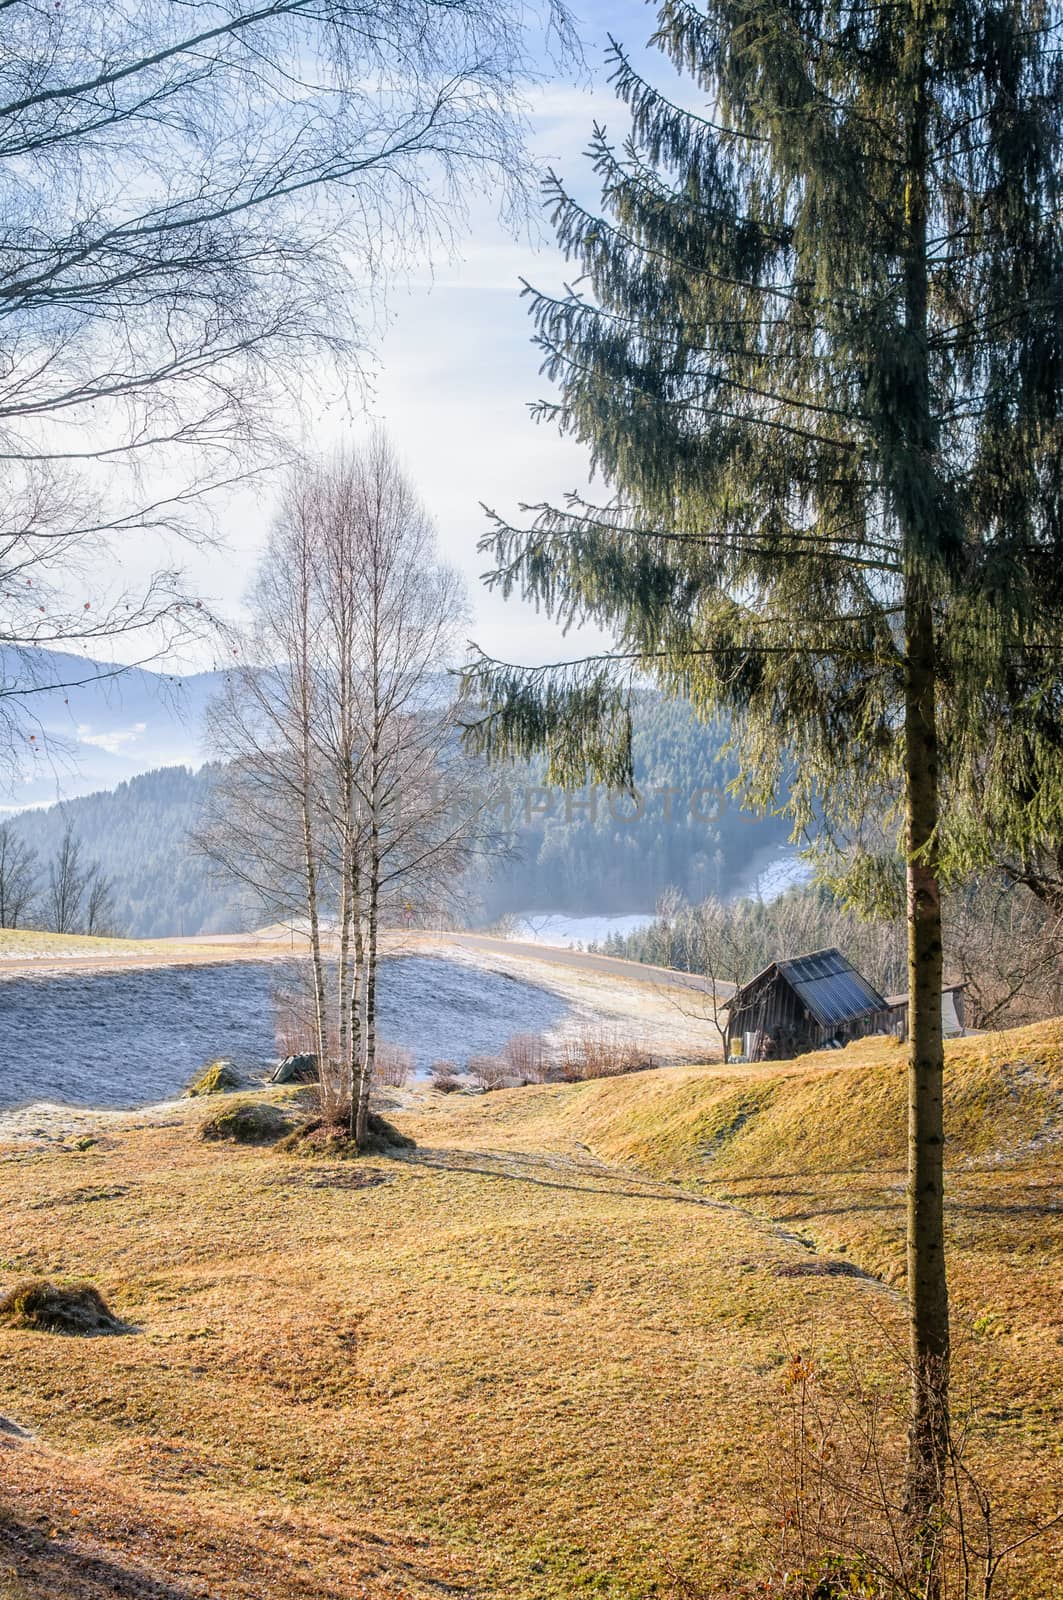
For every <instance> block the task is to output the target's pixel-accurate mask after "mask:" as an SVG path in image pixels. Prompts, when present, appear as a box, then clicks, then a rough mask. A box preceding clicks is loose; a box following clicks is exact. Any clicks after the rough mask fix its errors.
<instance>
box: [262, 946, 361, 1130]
mask: <svg viewBox="0 0 1063 1600" xmlns="http://www.w3.org/2000/svg"><path fill="white" fill-rule="evenodd" d="M272 1002H273V1033H274V1037H275V1039H276V1041H277V1050H278V1052H279V1053H280V1055H281V1056H300V1055H309V1056H315V1057H316V1056H317V1053H318V1051H317V1038H318V1034H317V1025H316V1020H315V1005H314V988H313V979H312V974H311V970H310V965H309V963H308V962H300V963H299V964H298V965H296V964H294V963H293V966H292V970H291V971H290V972H289V973H288V975H287V977H286V979H285V981H284V982H283V983H280V984H278V985H277V986H276V987H275V988H274V991H273V995H272ZM325 1037H326V1039H327V1041H328V1049H329V1056H328V1059H327V1060H326V1061H324V1062H322V1061H318V1081H317V1083H316V1084H315V1086H314V1087H315V1090H316V1092H317V1100H318V1111H319V1114H320V1116H321V1117H322V1118H323V1119H324V1121H326V1122H327V1123H329V1124H330V1125H331V1124H332V1123H340V1122H342V1121H343V1120H344V1118H345V1117H349V1116H350V1085H349V1083H348V1082H347V1080H346V1077H345V1074H344V1072H343V1068H342V1066H341V1063H340V1049H339V1038H338V1035H337V1031H336V1028H335V1025H334V1024H332V1025H331V1026H330V1025H328V1024H326V1029H325Z"/></svg>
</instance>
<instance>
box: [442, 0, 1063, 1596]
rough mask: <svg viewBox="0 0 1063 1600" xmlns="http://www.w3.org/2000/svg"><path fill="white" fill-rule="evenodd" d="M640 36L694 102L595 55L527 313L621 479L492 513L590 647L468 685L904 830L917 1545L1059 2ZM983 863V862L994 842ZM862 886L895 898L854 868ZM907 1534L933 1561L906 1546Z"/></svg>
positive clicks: (996, 824) (565, 751) (935, 1395)
mask: <svg viewBox="0 0 1063 1600" xmlns="http://www.w3.org/2000/svg"><path fill="white" fill-rule="evenodd" d="M654 42H655V43H656V45H657V46H658V47H659V48H660V50H661V51H662V52H663V53H664V54H665V56H666V57H668V58H669V59H670V61H671V63H672V64H673V65H674V67H675V68H676V69H677V70H678V71H679V72H680V73H683V74H686V75H687V77H688V78H689V79H690V80H692V81H693V85H694V86H695V88H696V91H698V99H699V101H700V102H701V103H702V105H703V109H701V110H699V111H694V110H691V109H689V108H688V107H686V106H683V105H679V104H675V103H672V102H671V101H670V100H669V99H668V98H667V97H666V96H665V95H664V94H663V93H661V92H659V91H658V90H657V89H655V88H654V87H653V86H652V85H651V84H650V83H649V82H648V81H646V80H645V79H644V78H643V77H642V76H640V75H639V73H638V72H636V70H635V68H634V66H633V65H632V63H631V61H630V59H629V58H628V57H627V56H626V55H625V53H624V51H623V49H622V47H621V46H620V45H619V44H614V45H613V47H612V56H613V65H614V73H613V81H614V83H615V87H616V90H617V93H618V95H619V97H620V99H621V101H623V103H624V104H625V106H626V108H627V112H628V114H629V118H630V134H629V137H628V139H627V141H626V142H625V144H624V145H623V146H621V147H617V146H616V145H614V144H613V143H612V142H611V141H610V139H609V137H608V135H607V133H606V131H605V130H604V129H603V128H600V127H599V128H596V129H595V131H594V136H593V140H592V145H591V155H592V159H593V163H594V168H595V171H596V174H597V176H598V179H599V181H600V186H601V194H602V200H601V205H600V207H599V208H598V209H597V210H596V211H595V210H588V209H586V208H585V207H584V206H582V205H581V204H579V203H578V202H577V200H576V199H575V198H573V197H572V195H571V194H570V193H569V192H568V191H567V190H566V188H565V187H564V185H563V184H562V182H561V181H559V180H558V179H556V178H554V179H552V180H551V188H550V195H549V203H550V205H551V207H552V216H553V221H554V224H555V227H556V232H557V236H558V239H559V241H560V243H561V245H562V247H563V249H564V250H565V251H566V252H567V255H568V257H569V258H570V259H571V260H572V261H574V262H575V263H576V264H577V266H578V268H579V278H578V279H577V286H576V287H575V288H574V289H572V290H570V291H567V292H566V293H564V294H563V295H561V296H560V297H558V296H551V295H548V294H544V293H541V292H535V291H532V290H529V291H528V292H529V294H530V295H531V305H532V311H533V315H534V319H535V326H536V337H537V339H538V342H539V344H540V345H541V347H542V350H543V353H544V366H545V370H546V372H547V374H548V375H549V376H550V378H551V379H553V380H554V381H555V382H556V384H557V385H558V388H559V394H558V396H557V398H555V399H553V400H551V401H549V402H544V403H541V404H540V406H539V407H538V408H537V410H538V414H539V416H540V417H541V418H545V419H547V420H553V421H554V422H556V423H557V424H558V425H559V426H560V427H561V429H562V430H564V431H565V432H567V433H569V434H570V435H572V436H573V437H575V438H577V439H579V440H581V441H584V442H585V443H586V444H587V445H588V446H589V447H590V451H591V454H592V457H593V461H594V465H595V468H596V470H597V472H598V474H599V475H600V477H601V478H602V479H603V480H604V482H605V484H606V485H607V486H608V494H607V495H606V496H603V497H602V498H603V500H604V503H602V504H594V503H591V502H590V501H589V500H586V499H584V498H582V497H572V498H571V499H569V500H568V501H567V502H566V503H565V504H564V505H562V506H561V507H551V506H543V505H540V506H534V507H528V508H525V510H526V513H527V515H526V518H525V524H526V525H524V526H514V525H512V524H510V523H508V522H504V521H501V520H499V519H495V525H494V528H493V531H492V533H491V534H490V535H489V537H488V538H487V539H486V540H485V541H484V544H485V547H486V548H488V549H490V550H491V551H492V552H493V554H494V557H495V560H496V570H495V573H494V575H493V581H494V582H496V583H497V584H500V585H501V586H502V588H503V589H504V590H506V591H508V590H509V589H511V588H514V587H515V588H517V589H519V590H520V591H522V592H523V593H524V594H525V595H526V596H530V597H532V598H534V599H535V600H536V602H537V603H539V604H540V605H542V606H544V607H545V608H546V609H547V610H548V611H550V612H551V613H553V614H555V615H557V616H560V617H561V618H563V619H565V620H572V619H579V618H590V619H593V620H595V621H597V622H598V623H600V624H604V625H605V626H606V627H608V628H611V629H612V630H613V631H614V634H615V637H616V641H617V647H616V651H615V654H613V655H612V656H610V657H608V658H605V659H601V658H599V659H597V660H594V661H585V662H582V663H574V664H572V665H571V666H569V667H568V668H560V669H557V668H547V669H539V670H537V671H525V670H522V669H520V668H519V667H512V666H508V665H504V664H500V663H497V662H491V661H487V660H484V661H482V662H481V663H480V664H479V667H478V668H477V669H476V671H475V673H474V679H475V680H477V682H478V687H479V690H480V694H481V698H482V702H483V705H484V707H485V708H486V709H485V714H484V716H483V718H482V719H481V720H479V721H478V722H477V724H476V726H475V728H474V730H473V738H474V740H475V741H476V742H477V743H478V744H479V745H480V747H481V748H483V749H484V750H486V751H488V752H489V753H502V752H506V753H512V752H514V751H516V752H520V753H524V754H527V753H529V752H530V751H532V750H534V749H543V748H545V749H546V750H547V751H548V752H549V753H550V756H551V760H552V764H553V773H554V777H555V778H565V777H575V776H576V775H578V774H580V773H581V769H582V767H583V765H584V763H589V764H590V765H591V766H592V767H593V768H595V769H596V771H597V772H598V773H599V774H600V775H602V776H603V777H605V778H607V779H612V780H614V781H615V780H616V779H618V778H624V777H625V776H626V775H627V774H628V773H629V762H628V743H627V723H626V715H625V706H626V696H627V693H628V689H629V685H630V682H631V680H632V678H633V677H634V676H636V675H643V676H644V675H646V674H650V675H652V676H653V677H654V678H656V680H657V681H658V682H659V683H660V684H661V685H663V686H664V687H665V688H666V689H668V690H670V691H672V692H674V693H677V694H679V693H683V694H687V695H689V696H690V697H691V698H692V700H693V701H694V704H695V705H696V706H697V707H699V708H700V709H701V710H703V711H704V712H705V714H706V715H709V714H712V713H715V712H716V711H717V710H718V709H720V708H726V709H729V710H730V711H731V712H732V714H733V715H734V716H735V718H736V721H737V725H738V726H739V728H740V729H741V730H742V735H743V740H744V744H745V751H746V757H747V762H748V767H747V784H746V787H747V790H748V792H750V793H751V794H753V795H754V796H757V795H759V797H760V798H761V799H766V798H768V797H769V796H770V795H771V794H772V793H773V792H775V790H776V788H777V786H778V785H779V783H780V781H783V780H785V784H786V787H787V794H788V802H789V805H790V807H791V811H792V813H793V816H794V818H795V821H796V823H797V824H798V825H801V824H802V823H804V822H807V821H808V820H810V819H811V817H812V815H813V808H814V807H815V806H816V805H817V804H818V805H821V806H822V807H823V811H824V814H825V817H826V820H827V822H828V824H832V825H833V828H832V831H834V832H840V833H841V834H842V835H843V836H844V837H845V838H847V839H848V841H849V842H850V843H852V842H853V841H856V843H857V844H859V843H861V842H863V843H865V844H866V842H867V840H868V838H869V836H870V835H869V831H868V828H867V825H866V824H867V819H868V818H870V819H872V821H873V822H874V823H875V824H876V825H877V824H879V823H880V822H881V819H882V817H883V816H885V817H886V818H887V821H891V820H893V821H896V824H897V827H896V833H897V835H898V838H899V846H900V854H901V859H902V861H903V869H904V873H905V876H906V901H907V913H908V929H909V975H910V988H911V1003H910V1040H909V1091H910V1092H909V1188H908V1290H909V1300H910V1322H911V1374H912V1398H911V1418H910V1442H909V1471H908V1502H909V1511H910V1515H911V1522H912V1529H913V1548H914V1549H915V1550H916V1551H917V1552H919V1558H920V1560H922V1561H924V1562H926V1563H928V1564H929V1565H930V1566H931V1567H932V1566H933V1561H934V1557H933V1550H932V1535H928V1532H927V1530H928V1529H931V1528H932V1526H933V1520H934V1518H933V1513H934V1508H935V1506H936V1505H938V1504H939V1503H940V1499H941V1494H942V1487H943V1484H942V1478H943V1473H944V1470H945V1464H946V1447H947V1434H946V1429H947V1395H948V1364H949V1320H948V1298H947V1290H946V1274H945V1257H944V1233H943V1159H942V1158H943V1139H944V1129H943V1118H942V1070H943V1048H942V1028H941V1009H940V992H941V981H942V966H943V957H942V922H941V886H942V882H943V881H944V880H945V879H946V878H947V876H948V875H949V874H950V873H951V872H954V871H957V870H960V869H962V867H963V866H964V865H965V864H968V863H971V862H973V861H975V860H976V859H981V858H982V857H984V856H986V855H987V854H989V853H990V852H991V850H992V848H993V843H994V839H995V838H996V836H997V835H998V834H999V835H1001V836H1002V837H1006V841H1007V848H1008V849H1011V850H1013V851H1016V852H1018V853H1021V852H1022V851H1023V849H1024V848H1026V847H1029V846H1030V845H1032V844H1033V843H1034V842H1035V841H1036V840H1038V839H1043V838H1044V837H1045V836H1046V834H1047V836H1053V835H1054V836H1055V837H1057V838H1063V829H1061V827H1060V816H1061V796H1063V782H1061V762H1060V736H1059V718H1058V712H1059V704H1060V702H1059V681H1060V679H1059V666H1060V656H1059V634H1060V629H1059V622H1060V618H1061V615H1063V577H1061V564H1060V557H1061V555H1063V528H1061V517H1060V511H1061V497H1060V479H1061V471H1063V468H1061V462H1063V452H1061V449H1060V446H1061V444H1063V438H1061V427H1060V406H1061V373H1063V272H1061V258H1063V242H1061V230H1060V220H1059V219H1060V204H1059V203H1060V142H1061V136H1060V107H1061V105H1063V95H1061V90H1063V78H1061V70H1060V59H1059V42H1060V11H1059V8H1058V6H1055V5H1051V4H1049V5H1047V6H1044V5H1040V4H1034V3H1031V0H1003V3H998V4H982V3H977V0H971V3H968V4H947V3H945V0H896V3H895V0H874V3H869V0H844V3H809V0H781V3H774V0H772V3H770V4H769V3H767V0H703V3H702V4H701V6H700V7H697V8H696V7H695V6H694V5H692V4H687V3H684V0H669V3H665V4H664V5H662V6H661V7H660V9H659V12H658V28H657V32H656V34H655V35H654ZM997 842H998V843H999V840H998V841H997ZM855 863H856V865H855V869H854V873H853V876H852V878H851V880H850V888H855V887H858V886H859V885H860V884H862V885H863V887H864V889H865V890H868V889H869V888H870V890H871V891H872V892H874V890H875V886H876V885H878V886H879V887H880V891H881V885H882V884H883V883H884V882H885V881H886V878H887V877H888V874H887V873H883V872H881V871H879V868H880V867H881V865H882V863H881V862H880V861H878V860H876V859H874V858H873V856H872V855H871V854H870V853H869V852H868V850H866V849H865V850H864V851H863V852H862V853H861V852H858V853H857V855H856V857H855ZM928 1537H929V1539H930V1543H929V1544H928Z"/></svg>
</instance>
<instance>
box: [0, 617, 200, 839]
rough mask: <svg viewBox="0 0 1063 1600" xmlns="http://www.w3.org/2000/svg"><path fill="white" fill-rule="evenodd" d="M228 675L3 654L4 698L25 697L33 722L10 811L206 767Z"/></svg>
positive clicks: (5, 798)
mask: <svg viewBox="0 0 1063 1600" xmlns="http://www.w3.org/2000/svg"><path fill="white" fill-rule="evenodd" d="M224 679H225V674H224V673H223V672H217V671H215V672H197V673H190V674H181V673H174V672H157V671H152V670H151V669H149V668H147V667H123V666H120V665H118V664H117V663H113V662H101V661H91V660H89V659H88V657H86V656H80V655H74V654H70V653H68V652H65V651H59V650H23V649H19V650H17V651H15V650H13V649H11V648H10V647H7V648H4V649H0V693H2V694H4V695H13V694H14V695H19V715H20V716H25V718H26V737H25V738H24V739H22V740H20V741H19V748H18V749H17V750H16V751H15V768H14V771H13V773H12V775H11V780H10V782H9V783H8V784H6V785H5V790H6V792H4V793H2V794H0V811H3V812H7V813H10V812H12V811H18V810H21V809H23V808H25V807H27V806H39V805H48V804H51V803H54V802H56V801H58V800H71V799H75V798H78V797H79V796H82V795H88V794H92V793H94V792H96V791H98V790H102V789H113V788H115V787H116V786H117V785H118V784H119V783H122V782H123V781H126V780H128V779H130V778H135V777H137V776H139V775H140V774H141V773H145V772H150V771H152V770H153V769H156V768H159V767H162V766H192V767H197V766H199V765H201V764H202V762H203V761H205V760H206V759H207V756H208V752H207V751H206V750H205V749H204V747H203V737H202V735H203V718H204V713H205V711H206V707H207V704H208V702H209V701H210V699H211V698H212V697H213V696H214V695H215V694H216V693H217V692H218V689H219V688H220V686H221V684H222V683H223V682H224ZM27 688H31V689H32V693H29V694H26V693H25V692H24V691H25V690H26V689H27ZM31 735H32V738H31V737H30V736H31Z"/></svg>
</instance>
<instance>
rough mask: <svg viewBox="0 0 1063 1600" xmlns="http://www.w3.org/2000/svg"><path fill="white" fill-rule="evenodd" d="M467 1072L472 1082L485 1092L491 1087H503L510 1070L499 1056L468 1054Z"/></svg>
mask: <svg viewBox="0 0 1063 1600" xmlns="http://www.w3.org/2000/svg"><path fill="white" fill-rule="evenodd" d="M469 1074H470V1076H471V1077H472V1080H473V1082H474V1083H478V1084H479V1085H480V1088H481V1089H483V1090H484V1091H485V1092H489V1091H490V1090H492V1089H504V1088H505V1086H506V1080H507V1078H509V1077H511V1076H512V1074H511V1071H510V1068H509V1066H508V1065H507V1063H506V1062H505V1061H504V1060H503V1058H502V1057H501V1056H470V1057H469Z"/></svg>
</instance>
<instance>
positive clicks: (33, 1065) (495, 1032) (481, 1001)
mask: <svg viewBox="0 0 1063 1600" xmlns="http://www.w3.org/2000/svg"><path fill="white" fill-rule="evenodd" d="M282 978H283V968H282V967H279V966H278V964H277V963H276V962H253V961H242V962H233V963H218V964H216V965H214V964H211V965H201V966H185V967H181V966H164V967H155V968H146V969H137V970H131V971H116V972H101V973H95V974H88V973H77V972H63V973H52V974H42V975H41V976H39V977H38V976H36V975H33V976H20V977H10V978H0V1039H2V1040H3V1044H4V1057H3V1072H2V1076H0V1107H13V1106H20V1105H26V1104H27V1103H30V1102H34V1101H52V1102H58V1103H60V1104H65V1105H75V1106H129V1107H132V1106H141V1105H146V1104H149V1103H152V1102H155V1101H160V1100H166V1099H168V1098H170V1097H172V1096H173V1095H175V1094H178V1093H179V1092H180V1090H181V1089H182V1088H183V1087H184V1086H185V1085H186V1084H187V1082H188V1080H189V1079H190V1078H191V1077H192V1076H193V1074H194V1073H195V1072H196V1070H197V1068H198V1067H200V1066H202V1064H203V1063H204V1062H205V1061H208V1060H210V1059H211V1058H212V1057H214V1056H219V1055H225V1056H231V1057H233V1059H234V1060H236V1061H237V1062H238V1063H240V1064H241V1065H242V1066H244V1067H246V1068H248V1069H250V1070H255V1069H263V1068H265V1067H266V1066H267V1065H268V1064H269V1063H270V1062H271V1060H273V1059H275V1058H276V1054H277V1047H276V1044H275V1041H274V1037H273V1027H272V996H273V992H274V990H275V988H276V986H277V984H278V981H279V980H281V979H282ZM568 1010H569V1005H568V1002H567V1001H566V1000H565V998H564V997H563V996H561V995H559V994H557V993H555V992H551V991H550V990H548V989H545V988H540V987H538V986H536V985H534V984H531V983H526V982H522V981H521V980H520V979H517V978H514V977H511V976H509V975H508V974H506V975H503V974H500V973H496V972H484V971H480V970H477V969H476V968H474V967H471V966H469V965H468V964H466V963H460V962H455V961H448V960H445V959H441V958H436V957H431V956H429V957H399V958H397V959H395V960H391V961H387V962H385V963H384V965H383V968H382V971H381V981H380V1032H381V1036H382V1037H383V1038H385V1039H388V1040H390V1041H391V1042H392V1043H394V1044H400V1045H404V1046H405V1047H406V1048H407V1049H409V1050H411V1051H412V1052H413V1053H414V1056H415V1058H416V1061H417V1065H418V1067H419V1068H422V1069H423V1068H426V1067H428V1066H430V1065H431V1063H432V1061H434V1060H436V1059H437V1058H440V1057H442V1058H445V1059H447V1060H451V1061H455V1062H458V1063H459V1064H463V1063H464V1062H465V1061H466V1060H467V1059H468V1057H469V1056H471V1055H488V1054H492V1053H495V1052H497V1051H498V1050H500V1049H501V1047H502V1045H503V1044H504V1043H505V1042H506V1040H507V1039H508V1038H509V1037H510V1035H511V1034H513V1033H516V1032H522V1031H529V1032H536V1033H541V1032H545V1031H547V1030H548V1029H551V1028H553V1027H555V1026H557V1025H558V1024H559V1023H560V1022H561V1021H562V1019H563V1018H564V1016H565V1014H566V1012H567V1011H568Z"/></svg>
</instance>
